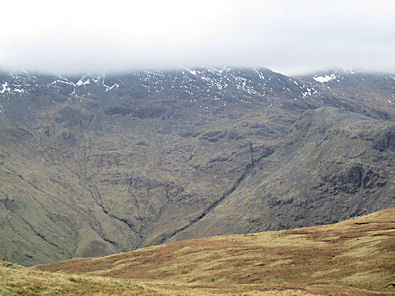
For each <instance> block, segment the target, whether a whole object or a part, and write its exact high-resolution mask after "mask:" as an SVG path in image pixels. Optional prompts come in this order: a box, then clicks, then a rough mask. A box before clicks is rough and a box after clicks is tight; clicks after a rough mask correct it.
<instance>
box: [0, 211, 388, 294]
mask: <svg viewBox="0 0 395 296" xmlns="http://www.w3.org/2000/svg"><path fill="white" fill-rule="evenodd" d="M394 217H395V208H391V209H388V210H384V211H380V212H377V213H374V214H370V215H368V216H364V217H359V218H356V219H351V220H347V221H345V222H341V223H337V224H333V225H325V226H314V227H308V228H300V229H294V230H285V231H274V232H264V233H254V234H248V235H226V236H218V237H212V238H206V239H195V240H190V241H182V242H175V243H168V244H164V245H159V246H153V247H149V248H145V249H140V250H136V251H133V252H128V253H121V254H116V255H112V256H108V257H103V258H95V259H72V260H69V261H63V262H58V263H53V264H48V265H39V266H36V267H33V268H30V269H29V270H27V269H25V268H22V267H21V268H20V269H16V270H13V269H9V268H4V267H2V268H0V271H1V276H2V279H3V280H2V281H1V283H2V284H1V286H0V291H1V293H3V294H5V293H10V294H9V295H13V294H12V293H14V294H16V291H19V292H21V293H23V292H26V293H27V292H31V291H32V290H33V289H36V291H39V292H41V293H42V294H45V293H47V294H49V295H52V294H56V293H58V294H57V295H59V294H60V295H62V293H63V294H66V295H68V294H73V293H75V291H79V293H80V294H82V295H84V293H85V294H87V295H88V294H93V293H95V292H99V291H100V292H101V293H103V294H104V295H109V294H113V295H116V294H123V295H311V294H313V295H329V294H331V295H394V293H395V288H394V286H395V277H394V274H395V268H394V265H393V262H394V260H395V219H394ZM31 294H32V293H31ZM7 295H8V294H7Z"/></svg>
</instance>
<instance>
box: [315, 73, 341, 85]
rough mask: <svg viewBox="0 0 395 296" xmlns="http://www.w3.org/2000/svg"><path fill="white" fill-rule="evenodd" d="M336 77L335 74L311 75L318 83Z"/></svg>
mask: <svg viewBox="0 0 395 296" xmlns="http://www.w3.org/2000/svg"><path fill="white" fill-rule="evenodd" d="M336 78H337V76H336V75H335V74H331V75H325V76H317V77H313V79H314V80H315V81H318V82H320V83H325V82H328V81H331V80H334V79H336Z"/></svg>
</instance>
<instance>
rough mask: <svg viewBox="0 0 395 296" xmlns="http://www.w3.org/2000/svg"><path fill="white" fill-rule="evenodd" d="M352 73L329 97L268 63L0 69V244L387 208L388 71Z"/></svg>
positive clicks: (103, 240) (390, 148) (87, 247)
mask: <svg viewBox="0 0 395 296" xmlns="http://www.w3.org/2000/svg"><path fill="white" fill-rule="evenodd" d="M350 75H352V74H349V75H348V76H350ZM361 75H362V74H361ZM361 75H360V76H361ZM348 76H347V77H348ZM360 76H355V77H353V78H348V80H347V79H343V80H339V82H337V83H338V85H337V88H338V89H339V88H341V89H342V91H343V93H342V94H341V96H339V97H337V96H335V92H336V91H337V89H334V90H332V89H331V90H328V89H327V88H325V87H324V86H323V85H322V83H320V82H317V81H315V80H314V79H313V78H311V77H310V78H308V77H302V78H299V79H295V78H291V77H287V76H284V75H281V74H279V73H275V72H272V71H270V70H268V69H193V70H180V71H168V72H150V71H146V72H140V73H131V74H124V75H111V76H104V75H84V76H82V77H64V76H59V77H58V76H46V75H38V74H37V75H33V74H30V73H1V74H0V227H1V228H0V230H1V237H2V239H1V240H0V255H1V256H5V257H7V258H8V259H9V260H11V261H14V262H18V263H20V264H23V265H33V264H37V263H45V262H52V261H57V260H63V259H67V258H73V257H91V256H103V255H107V254H112V253H117V252H122V251H129V250H132V249H135V248H138V247H142V246H145V245H151V244H155V243H160V242H165V241H169V240H176V239H184V238H193V237H202V236H206V235H212V234H222V233H233V232H238V233H244V232H250V231H262V230H266V229H283V228H293V227H298V226H308V225H315V224H323V223H329V222H335V221H338V220H341V219H346V218H348V217H352V216H356V215H360V214H364V213H369V212H372V211H375V210H378V209H383V208H386V207H389V206H391V205H392V204H393V198H394V194H393V192H394V190H393V180H394V179H395V178H394V171H393V167H394V166H393V156H394V124H393V121H392V120H393V115H394V106H393V103H392V99H393V95H394V92H393V87H394V81H395V80H394V79H393V76H391V75H384V74H383V75H375V76H374V77H375V79H376V80H374V81H373V82H372V80H369V79H367V78H366V77H367V76H368V75H367V74H366V75H365V76H363V77H362V76H361V77H360ZM345 81H348V82H347V87H346V86H345V84H344V86H342V87H340V85H343V84H342V83H343V82H344V83H345ZM328 83H329V82H328ZM359 88H360V89H361V90H363V94H362V95H361V98H362V99H361V100H359V98H358V97H356V96H354V93H352V92H351V91H354V89H359ZM367 89H369V92H368V93H367ZM369 98H370V99H369ZM346 103H347V104H346ZM362 114H363V115H362ZM321 204H322V205H323V207H320V205H321Z"/></svg>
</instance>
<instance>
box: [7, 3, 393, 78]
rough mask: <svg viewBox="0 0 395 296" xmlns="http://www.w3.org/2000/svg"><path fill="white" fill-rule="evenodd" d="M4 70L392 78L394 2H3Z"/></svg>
mask: <svg viewBox="0 0 395 296" xmlns="http://www.w3.org/2000/svg"><path fill="white" fill-rule="evenodd" d="M0 9H1V12H0V68H2V69H11V70H28V71H40V72H50V73H76V72H78V73H80V72H118V71H129V70H136V69H167V68H169V69H171V68H180V67H196V66H203V67H204V66H212V67H224V66H240V67H269V68H271V69H273V70H275V71H279V72H282V73H284V74H298V73H305V72H309V71H314V70H319V69H325V68H328V67H342V68H348V69H364V70H371V71H387V72H395V1H394V0H388V1H387V0H375V1H372V0H193V1H188V0H139V1H121V0H119V1H117V0H111V1H99V0H95V1H90V0H85V1H82V0H78V1H75V0H63V1H57V0H52V1H45V0H35V1H18V0H14V1H11V0H9V1H2V2H1V5H0Z"/></svg>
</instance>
